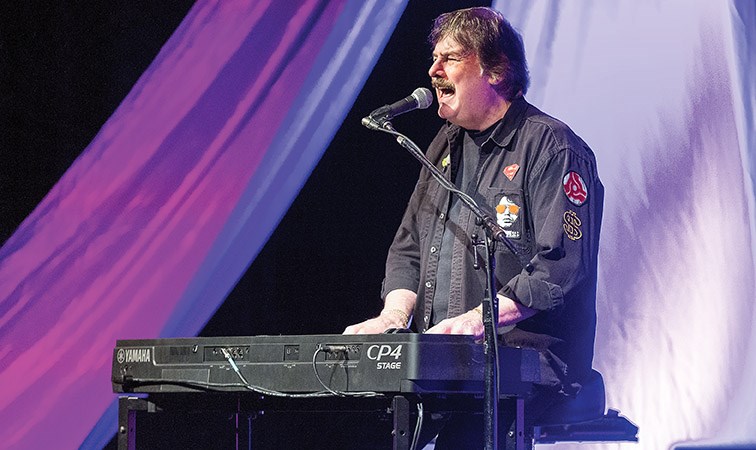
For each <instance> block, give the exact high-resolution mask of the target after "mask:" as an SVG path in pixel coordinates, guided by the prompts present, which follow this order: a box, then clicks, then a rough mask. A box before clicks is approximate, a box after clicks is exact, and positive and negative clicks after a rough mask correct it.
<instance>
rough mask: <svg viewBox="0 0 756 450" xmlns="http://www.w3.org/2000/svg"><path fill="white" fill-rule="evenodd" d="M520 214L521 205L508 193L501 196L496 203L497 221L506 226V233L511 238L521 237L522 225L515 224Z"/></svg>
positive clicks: (501, 225)
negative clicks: (508, 195)
mask: <svg viewBox="0 0 756 450" xmlns="http://www.w3.org/2000/svg"><path fill="white" fill-rule="evenodd" d="M519 216H520V206H519V205H517V204H516V203H515V202H513V201H512V200H510V199H509V197H507V196H506V195H503V196H502V197H501V200H499V204H498V205H496V223H498V224H499V226H500V227H502V228H505V230H504V235H505V236H506V237H508V238H510V239H519V238H520V234H521V233H520V230H519V228H520V227H517V226H515V224H516V223H517V218H518V217H519Z"/></svg>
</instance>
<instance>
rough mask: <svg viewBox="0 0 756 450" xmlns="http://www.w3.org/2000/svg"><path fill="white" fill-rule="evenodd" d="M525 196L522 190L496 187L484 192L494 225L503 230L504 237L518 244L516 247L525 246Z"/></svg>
mask: <svg viewBox="0 0 756 450" xmlns="http://www.w3.org/2000/svg"><path fill="white" fill-rule="evenodd" d="M524 199H525V196H524V195H523V192H522V189H502V188H498V187H492V188H488V191H487V192H486V204H487V205H488V207H489V208H490V211H489V212H490V213H491V215H492V216H493V218H494V220H495V221H496V223H497V224H498V225H499V226H500V227H502V228H503V229H504V235H505V236H506V237H507V238H508V239H510V240H512V241H513V243H517V244H519V245H518V247H524V246H526V243H527V241H528V239H527V238H528V236H527V234H528V233H527V227H526V226H525V224H526V223H527V214H528V211H527V209H526V207H525V200H524Z"/></svg>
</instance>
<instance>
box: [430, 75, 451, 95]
mask: <svg viewBox="0 0 756 450" xmlns="http://www.w3.org/2000/svg"><path fill="white" fill-rule="evenodd" d="M431 84H432V85H433V88H435V89H436V94H437V95H438V97H439V98H442V97H448V96H450V95H454V92H455V89H454V85H453V84H452V83H450V82H448V81H446V80H444V79H442V78H434V79H433V80H432V82H431Z"/></svg>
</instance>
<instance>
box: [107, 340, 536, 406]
mask: <svg viewBox="0 0 756 450" xmlns="http://www.w3.org/2000/svg"><path fill="white" fill-rule="evenodd" d="M538 358H539V355H538V353H537V352H535V351H532V350H527V349H520V348H509V347H501V346H500V347H499V363H500V370H499V375H500V395H501V396H507V397H510V396H519V395H521V394H523V393H525V392H526V391H527V390H528V388H529V386H530V385H531V383H535V382H538V381H539V379H540V371H539V360H538ZM483 361H484V355H483V345H482V344H479V343H475V342H474V340H473V339H472V338H471V337H469V336H454V335H428V334H414V333H397V334H375V335H348V336H347V335H303V336H250V337H193V338H171V339H146V340H119V341H117V343H116V347H115V349H114V350H113V371H112V384H113V391H114V392H117V393H125V392H139V393H170V392H194V391H206V390H210V391H232V392H233V391H249V390H255V389H254V388H260V391H261V392H267V391H275V392H280V393H305V392H323V391H325V392H331V393H358V392H373V393H413V394H424V393H432V394H468V395H469V394H472V395H482V393H483ZM250 387H252V389H250Z"/></svg>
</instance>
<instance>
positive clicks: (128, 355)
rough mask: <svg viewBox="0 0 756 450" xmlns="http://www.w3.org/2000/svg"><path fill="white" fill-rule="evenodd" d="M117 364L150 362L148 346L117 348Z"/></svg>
mask: <svg viewBox="0 0 756 450" xmlns="http://www.w3.org/2000/svg"><path fill="white" fill-rule="evenodd" d="M116 361H118V364H123V363H148V362H152V358H151V357H150V349H149V348H119V349H118V353H116Z"/></svg>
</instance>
